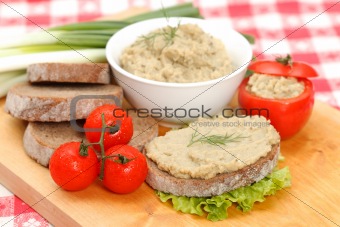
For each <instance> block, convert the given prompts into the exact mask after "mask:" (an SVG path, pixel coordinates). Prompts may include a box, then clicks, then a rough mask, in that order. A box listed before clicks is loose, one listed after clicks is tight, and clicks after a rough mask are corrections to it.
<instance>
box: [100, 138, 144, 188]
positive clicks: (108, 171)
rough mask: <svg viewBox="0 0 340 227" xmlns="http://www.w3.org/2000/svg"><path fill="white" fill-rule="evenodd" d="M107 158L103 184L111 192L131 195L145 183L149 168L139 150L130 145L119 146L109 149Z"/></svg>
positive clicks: (106, 154) (106, 153)
mask: <svg viewBox="0 0 340 227" xmlns="http://www.w3.org/2000/svg"><path fill="white" fill-rule="evenodd" d="M105 156H106V158H105V159H104V173H103V184H104V186H105V187H106V188H108V189H109V190H110V191H112V192H115V193H119V194H126V193H131V192H133V191H135V190H136V189H137V188H139V186H141V184H142V183H143V182H144V180H145V178H146V176H147V173H148V167H147V163H146V158H145V157H144V155H143V154H142V153H141V152H140V151H139V150H137V149H136V148H134V147H132V146H129V145H117V146H114V147H111V148H110V149H108V150H107V151H106V152H105ZM101 164H102V163H101Z"/></svg>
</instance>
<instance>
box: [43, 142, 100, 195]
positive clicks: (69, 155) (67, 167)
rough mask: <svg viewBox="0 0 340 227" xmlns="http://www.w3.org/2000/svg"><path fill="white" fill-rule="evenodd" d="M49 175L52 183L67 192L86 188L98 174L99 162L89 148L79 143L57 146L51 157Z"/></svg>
mask: <svg viewBox="0 0 340 227" xmlns="http://www.w3.org/2000/svg"><path fill="white" fill-rule="evenodd" d="M49 169H50V174H51V177H52V179H53V180H54V182H55V183H56V184H57V185H59V186H60V187H61V188H63V189H65V190H67V191H79V190H83V189H85V188H87V187H88V186H89V185H90V184H92V182H94V180H95V179H96V178H97V176H98V174H99V171H98V170H99V160H98V158H97V154H96V152H95V151H94V150H93V149H92V148H91V147H87V149H86V147H83V146H82V145H81V142H69V143H65V144H63V145H61V146H59V147H58V148H57V149H56V150H55V151H54V153H53V154H52V156H51V159H50V163H49Z"/></svg>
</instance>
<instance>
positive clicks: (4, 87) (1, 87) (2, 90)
mask: <svg viewBox="0 0 340 227" xmlns="http://www.w3.org/2000/svg"><path fill="white" fill-rule="evenodd" d="M24 81H27V75H26V74H22V75H19V76H15V77H12V78H10V79H8V80H6V81H4V82H1V83H0V98H2V97H4V96H5V95H6V94H7V92H8V91H9V89H10V88H11V87H12V86H13V85H15V84H18V83H21V82H24Z"/></svg>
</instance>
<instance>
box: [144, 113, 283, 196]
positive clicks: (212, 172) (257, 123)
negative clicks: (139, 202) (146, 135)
mask: <svg viewBox="0 0 340 227" xmlns="http://www.w3.org/2000/svg"><path fill="white" fill-rule="evenodd" d="M279 143H280V136H279V134H278V133H277V131H276V130H275V129H274V127H273V126H272V125H270V124H269V122H268V121H267V120H266V119H265V118H263V117H257V116H252V117H242V118H240V117H232V118H223V117H218V118H215V119H200V120H199V121H197V122H194V123H191V124H190V125H189V126H188V127H187V128H183V129H180V130H173V131H170V132H168V133H167V134H166V135H165V136H163V137H157V138H155V139H154V140H153V141H151V142H150V143H149V144H147V145H146V147H145V154H146V156H147V158H148V163H149V175H148V177H147V179H146V182H147V183H148V184H149V185H150V186H152V187H153V188H154V189H157V190H159V191H162V192H169V193H171V194H174V195H181V196H197V197H206V196H213V195H219V194H222V193H224V192H226V191H230V190H233V189H236V188H238V187H241V186H246V185H249V184H251V183H253V182H256V181H259V180H261V179H262V178H264V177H265V176H266V175H267V174H269V173H270V172H272V170H273V168H274V167H275V166H276V163H277V159H278V155H279V152H280V147H279Z"/></svg>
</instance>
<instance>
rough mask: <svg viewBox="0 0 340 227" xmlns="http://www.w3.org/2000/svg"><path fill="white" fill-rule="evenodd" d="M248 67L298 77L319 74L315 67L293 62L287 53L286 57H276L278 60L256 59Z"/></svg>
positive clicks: (265, 72) (252, 69)
mask: <svg viewBox="0 0 340 227" xmlns="http://www.w3.org/2000/svg"><path fill="white" fill-rule="evenodd" d="M248 69H249V70H251V71H254V72H257V73H262V74H269V75H276V76H287V77H297V78H307V77H317V76H318V73H317V72H316V71H315V69H314V68H313V67H311V66H310V65H308V64H306V63H303V62H293V61H292V59H291V57H290V55H287V56H286V57H285V58H276V61H271V60H259V61H255V62H253V63H251V64H250V65H249V67H248Z"/></svg>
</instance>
